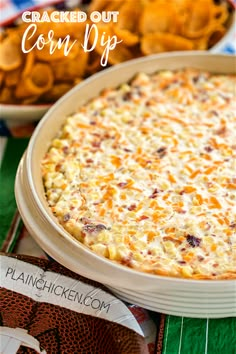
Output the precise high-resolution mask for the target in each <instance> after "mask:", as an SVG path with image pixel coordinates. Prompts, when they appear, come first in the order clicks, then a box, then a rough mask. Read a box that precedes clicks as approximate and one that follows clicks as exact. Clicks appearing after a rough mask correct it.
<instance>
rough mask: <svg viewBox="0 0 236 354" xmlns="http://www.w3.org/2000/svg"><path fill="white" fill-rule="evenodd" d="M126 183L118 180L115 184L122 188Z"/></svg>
mask: <svg viewBox="0 0 236 354" xmlns="http://www.w3.org/2000/svg"><path fill="white" fill-rule="evenodd" d="M127 184H128V182H120V183H118V184H117V186H118V187H120V188H124V187H126V186H127Z"/></svg>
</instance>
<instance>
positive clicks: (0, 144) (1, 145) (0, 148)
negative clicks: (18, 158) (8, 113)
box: [0, 136, 7, 166]
mask: <svg viewBox="0 0 236 354" xmlns="http://www.w3.org/2000/svg"><path fill="white" fill-rule="evenodd" d="M6 142H7V138H5V137H2V136H0V166H1V163H2V158H3V154H4V151H5V147H6Z"/></svg>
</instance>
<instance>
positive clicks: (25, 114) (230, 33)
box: [0, 12, 236, 121]
mask: <svg viewBox="0 0 236 354" xmlns="http://www.w3.org/2000/svg"><path fill="white" fill-rule="evenodd" d="M235 35H236V14H235V12H232V15H230V17H229V20H228V23H227V31H226V33H225V35H224V36H223V37H222V38H221V40H220V41H219V42H217V43H216V44H215V45H214V46H213V47H211V48H210V49H209V52H211V53H223V52H224V51H225V50H227V46H228V45H231V44H232V42H233V40H234V38H235ZM50 106H51V105H50V104H42V105H40V104H38V105H14V104H1V103H0V118H2V119H5V120H15V121H38V120H40V119H41V118H42V116H43V115H44V113H46V112H47V110H48V109H49V108H50Z"/></svg>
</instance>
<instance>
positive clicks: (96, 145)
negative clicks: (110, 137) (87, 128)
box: [91, 141, 101, 148]
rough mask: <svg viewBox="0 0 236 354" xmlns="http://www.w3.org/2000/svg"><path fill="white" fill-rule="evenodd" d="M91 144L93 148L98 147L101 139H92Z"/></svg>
mask: <svg viewBox="0 0 236 354" xmlns="http://www.w3.org/2000/svg"><path fill="white" fill-rule="evenodd" d="M91 145H92V147H94V148H100V147H101V141H93V142H92V144H91Z"/></svg>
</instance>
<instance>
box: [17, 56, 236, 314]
mask: <svg viewBox="0 0 236 354" xmlns="http://www.w3.org/2000/svg"><path fill="white" fill-rule="evenodd" d="M235 64H236V58H235V57H234V56H229V55H216V54H209V52H199V51H197V52H176V53H169V54H166V53H165V54H159V55H154V56H150V57H144V58H140V59H136V60H132V61H130V62H126V63H123V64H120V65H117V66H114V67H112V68H110V69H108V70H105V71H103V72H100V73H98V74H96V75H94V76H92V77H90V78H89V79H87V80H85V81H83V82H82V83H81V84H79V85H78V86H76V87H75V88H73V89H72V90H71V91H70V92H68V93H67V94H66V95H65V96H64V97H62V98H61V99H60V100H59V101H58V102H57V103H56V104H55V105H53V106H52V107H51V108H50V109H49V111H48V112H47V113H46V114H45V116H44V117H43V119H42V120H41V121H40V122H39V124H38V126H37V128H36V130H35V132H34V134H33V136H32V138H31V140H30V143H29V146H28V148H27V151H26V153H25V155H24V157H23V158H22V161H21V163H20V165H19V168H18V173H17V177H16V184H15V195H16V201H17V205H18V208H19V211H20V213H21V216H22V218H23V221H24V223H25V225H26V227H27V228H28V230H29V232H30V233H31V234H32V236H33V237H34V238H35V240H36V241H37V242H38V243H39V245H40V246H41V247H42V248H43V249H44V250H45V251H46V252H47V253H48V254H49V255H50V256H51V257H52V258H54V259H55V260H57V261H58V262H59V263H61V264H63V265H64V266H66V267H67V268H69V269H71V270H73V271H74V272H77V273H79V274H81V275H83V276H85V277H88V278H90V279H93V280H96V281H98V282H101V283H103V284H106V285H107V286H109V287H110V288H111V289H112V290H113V291H114V292H115V293H116V294H117V295H118V296H119V297H121V298H122V299H125V300H127V301H129V302H131V303H136V304H138V305H140V306H143V307H146V308H149V309H152V310H155V311H161V312H163V313H168V314H173V315H183V316H188V317H202V318H203V317H227V316H236V280H218V281H215V280H211V281H209V280H189V279H179V278H172V277H164V276H157V275H150V274H146V273H141V272H137V271H135V270H132V269H130V268H128V267H125V266H122V265H119V264H117V263H113V262H112V261H109V260H108V259H105V258H103V257H100V256H98V255H96V254H95V253H93V252H92V251H90V250H89V249H88V248H87V247H85V246H84V245H83V244H81V243H80V242H79V241H77V240H76V239H74V238H72V236H70V235H69V234H68V233H67V232H66V231H65V230H64V229H63V228H62V226H60V225H59V223H58V222H57V221H56V219H55V218H54V216H53V215H52V213H51V211H50V209H49V207H48V205H47V202H46V199H45V196H44V189H43V183H42V178H41V171H40V161H41V160H42V158H43V156H44V154H45V152H46V151H47V149H48V146H49V144H50V142H51V140H52V139H53V138H54V136H55V135H56V133H57V132H58V130H59V129H60V127H61V125H62V123H63V122H64V120H65V117H66V116H67V115H69V114H71V113H73V111H75V110H76V108H77V107H78V106H80V105H82V104H83V103H85V102H87V101H88V100H89V99H90V98H92V97H95V96H96V95H98V94H99V92H100V91H101V90H102V89H103V88H105V87H116V86H117V85H119V84H120V83H123V82H126V81H128V80H129V79H131V78H132V77H133V76H134V74H135V73H137V72H140V71H144V72H146V73H152V72H155V71H158V70H160V69H170V70H172V69H179V68H183V67H194V68H198V69H202V70H208V71H211V72H215V73H224V74H229V73H233V72H234V71H235Z"/></svg>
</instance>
